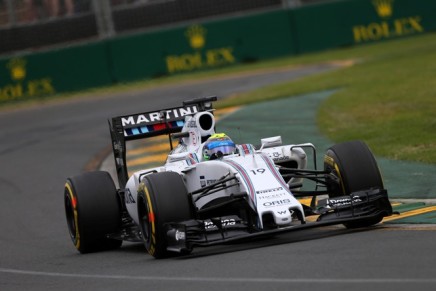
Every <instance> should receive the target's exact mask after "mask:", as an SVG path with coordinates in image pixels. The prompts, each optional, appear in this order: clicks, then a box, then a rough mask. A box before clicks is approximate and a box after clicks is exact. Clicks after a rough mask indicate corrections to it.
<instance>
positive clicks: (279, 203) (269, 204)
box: [263, 199, 291, 207]
mask: <svg viewBox="0 0 436 291" xmlns="http://www.w3.org/2000/svg"><path fill="white" fill-rule="evenodd" d="M290 203H291V200H290V199H281V200H275V201H267V202H264V203H263V206H265V207H274V206H282V205H287V204H290Z"/></svg>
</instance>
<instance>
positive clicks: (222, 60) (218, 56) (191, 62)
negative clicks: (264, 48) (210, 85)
mask: <svg viewBox="0 0 436 291" xmlns="http://www.w3.org/2000/svg"><path fill="white" fill-rule="evenodd" d="M206 35H207V30H206V28H204V27H203V26H201V25H192V26H190V27H188V29H187V30H186V32H185V36H186V38H187V40H188V43H189V46H190V47H191V48H192V50H193V51H192V52H187V53H184V54H180V55H169V56H167V57H166V64H167V70H168V72H169V73H177V72H186V71H192V70H196V69H204V68H214V67H219V66H224V65H230V64H233V63H235V62H236V58H235V56H234V55H233V48H232V47H219V48H212V49H208V50H204V47H205V45H206Z"/></svg>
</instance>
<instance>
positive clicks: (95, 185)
mask: <svg viewBox="0 0 436 291" xmlns="http://www.w3.org/2000/svg"><path fill="white" fill-rule="evenodd" d="M64 204H65V213H66V217H67V224H68V229H69V232H70V236H71V239H72V241H73V244H74V246H75V247H76V248H77V250H78V251H79V252H80V253H90V252H97V251H103V250H109V249H115V248H118V247H120V246H121V244H122V241H121V240H115V239H110V238H108V237H107V235H108V234H111V233H116V232H118V231H119V229H120V226H121V204H120V201H119V198H118V194H117V191H116V188H115V184H114V182H113V180H112V178H111V176H110V175H109V173H107V172H102V171H96V172H88V173H84V174H81V175H78V176H74V177H71V178H68V179H67V182H66V184H65V191H64Z"/></svg>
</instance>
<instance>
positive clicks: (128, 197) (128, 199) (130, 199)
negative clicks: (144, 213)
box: [124, 189, 136, 204]
mask: <svg viewBox="0 0 436 291" xmlns="http://www.w3.org/2000/svg"><path fill="white" fill-rule="evenodd" d="M124 200H125V202H126V204H132V203H136V201H135V199H133V195H132V193H131V192H130V190H129V189H126V191H125V192H124Z"/></svg>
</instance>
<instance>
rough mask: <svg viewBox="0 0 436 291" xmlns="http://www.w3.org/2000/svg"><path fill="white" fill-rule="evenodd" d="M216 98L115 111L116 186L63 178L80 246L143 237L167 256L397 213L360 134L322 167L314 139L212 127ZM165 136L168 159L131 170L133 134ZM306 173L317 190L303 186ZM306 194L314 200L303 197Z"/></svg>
mask: <svg viewBox="0 0 436 291" xmlns="http://www.w3.org/2000/svg"><path fill="white" fill-rule="evenodd" d="M216 99H217V98H216V97H206V98H200V99H194V100H190V101H186V102H184V103H183V106H182V107H178V108H170V109H165V110H161V111H155V112H145V113H140V114H134V115H129V116H120V117H115V118H112V120H111V121H110V122H109V126H110V131H111V137H112V146H113V154H114V158H115V167H116V172H117V176H118V184H119V189H117V187H116V186H115V183H114V181H113V180H112V178H111V176H110V175H109V173H107V172H103V171H95V172H87V173H83V174H80V175H78V176H74V177H70V178H68V179H67V182H66V185H65V192H64V196H65V210H66V217H67V222H68V228H69V231H70V235H71V238H72V240H73V243H74V245H75V247H76V248H77V249H78V250H79V251H80V252H81V253H87V252H94V251H100V250H106V249H112V248H117V247H120V246H121V244H122V241H123V240H126V241H143V242H144V244H145V247H146V249H147V251H148V252H149V253H150V254H151V255H152V256H154V257H155V258H162V257H166V256H168V255H170V254H172V253H190V252H191V251H192V249H193V248H194V247H195V246H209V245H215V244H220V243H224V242H229V241H235V240H239V239H244V238H251V237H259V236H264V235H271V234H276V233H281V232H288V231H293V230H297V229H301V228H310V227H317V226H324V225H332V224H344V225H345V226H346V227H349V228H356V227H366V226H370V225H374V224H377V223H379V222H380V221H381V220H382V219H383V217H385V216H389V215H391V214H392V207H391V204H390V202H389V199H388V196H387V191H386V189H384V186H383V181H382V178H381V175H380V172H379V168H378V166H377V163H376V160H375V159H374V156H373V155H372V153H371V151H370V150H369V148H368V147H367V146H366V145H365V144H364V143H363V142H361V141H351V142H345V143H341V144H337V145H334V146H332V147H330V148H329V149H328V150H327V152H326V153H325V156H324V167H323V169H322V170H318V169H317V165H316V150H315V147H314V146H313V145H312V144H311V143H305V144H290V145H283V144H282V140H281V137H280V136H276V137H269V138H264V139H261V141H260V142H261V145H260V146H259V147H255V146H253V145H251V144H235V143H234V142H233V141H232V140H231V139H230V138H229V137H228V136H227V135H226V134H223V133H217V132H215V118H214V115H213V109H212V102H213V101H216ZM164 134H167V135H169V137H170V139H169V143H170V147H171V152H170V153H169V155H168V158H167V160H166V162H165V164H164V165H162V166H161V167H156V168H150V169H144V170H141V171H137V172H135V173H133V174H132V175H131V176H130V177H129V175H128V169H127V162H126V142H127V141H130V140H136V139H141V138H148V137H153V136H158V135H164ZM174 139H175V140H177V141H178V144H177V145H176V146H175V147H174V148H173V145H172V143H173V142H172V141H171V140H174ZM306 151H307V152H306ZM308 153H309V154H311V155H312V159H311V160H312V161H313V165H312V162H311V163H310V164H311V166H310V167H308ZM309 180H310V181H312V182H311V183H309V184H311V185H313V186H312V187H311V188H313V189H306V188H307V187H306V186H304V187H303V185H304V184H305V181H309ZM299 197H306V198H307V197H309V199H305V200H309V201H311V202H310V203H307V204H309V205H303V204H302V203H300V202H299V200H297V198H299ZM310 197H311V199H310ZM309 216H313V218H312V219H308V217H309Z"/></svg>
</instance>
